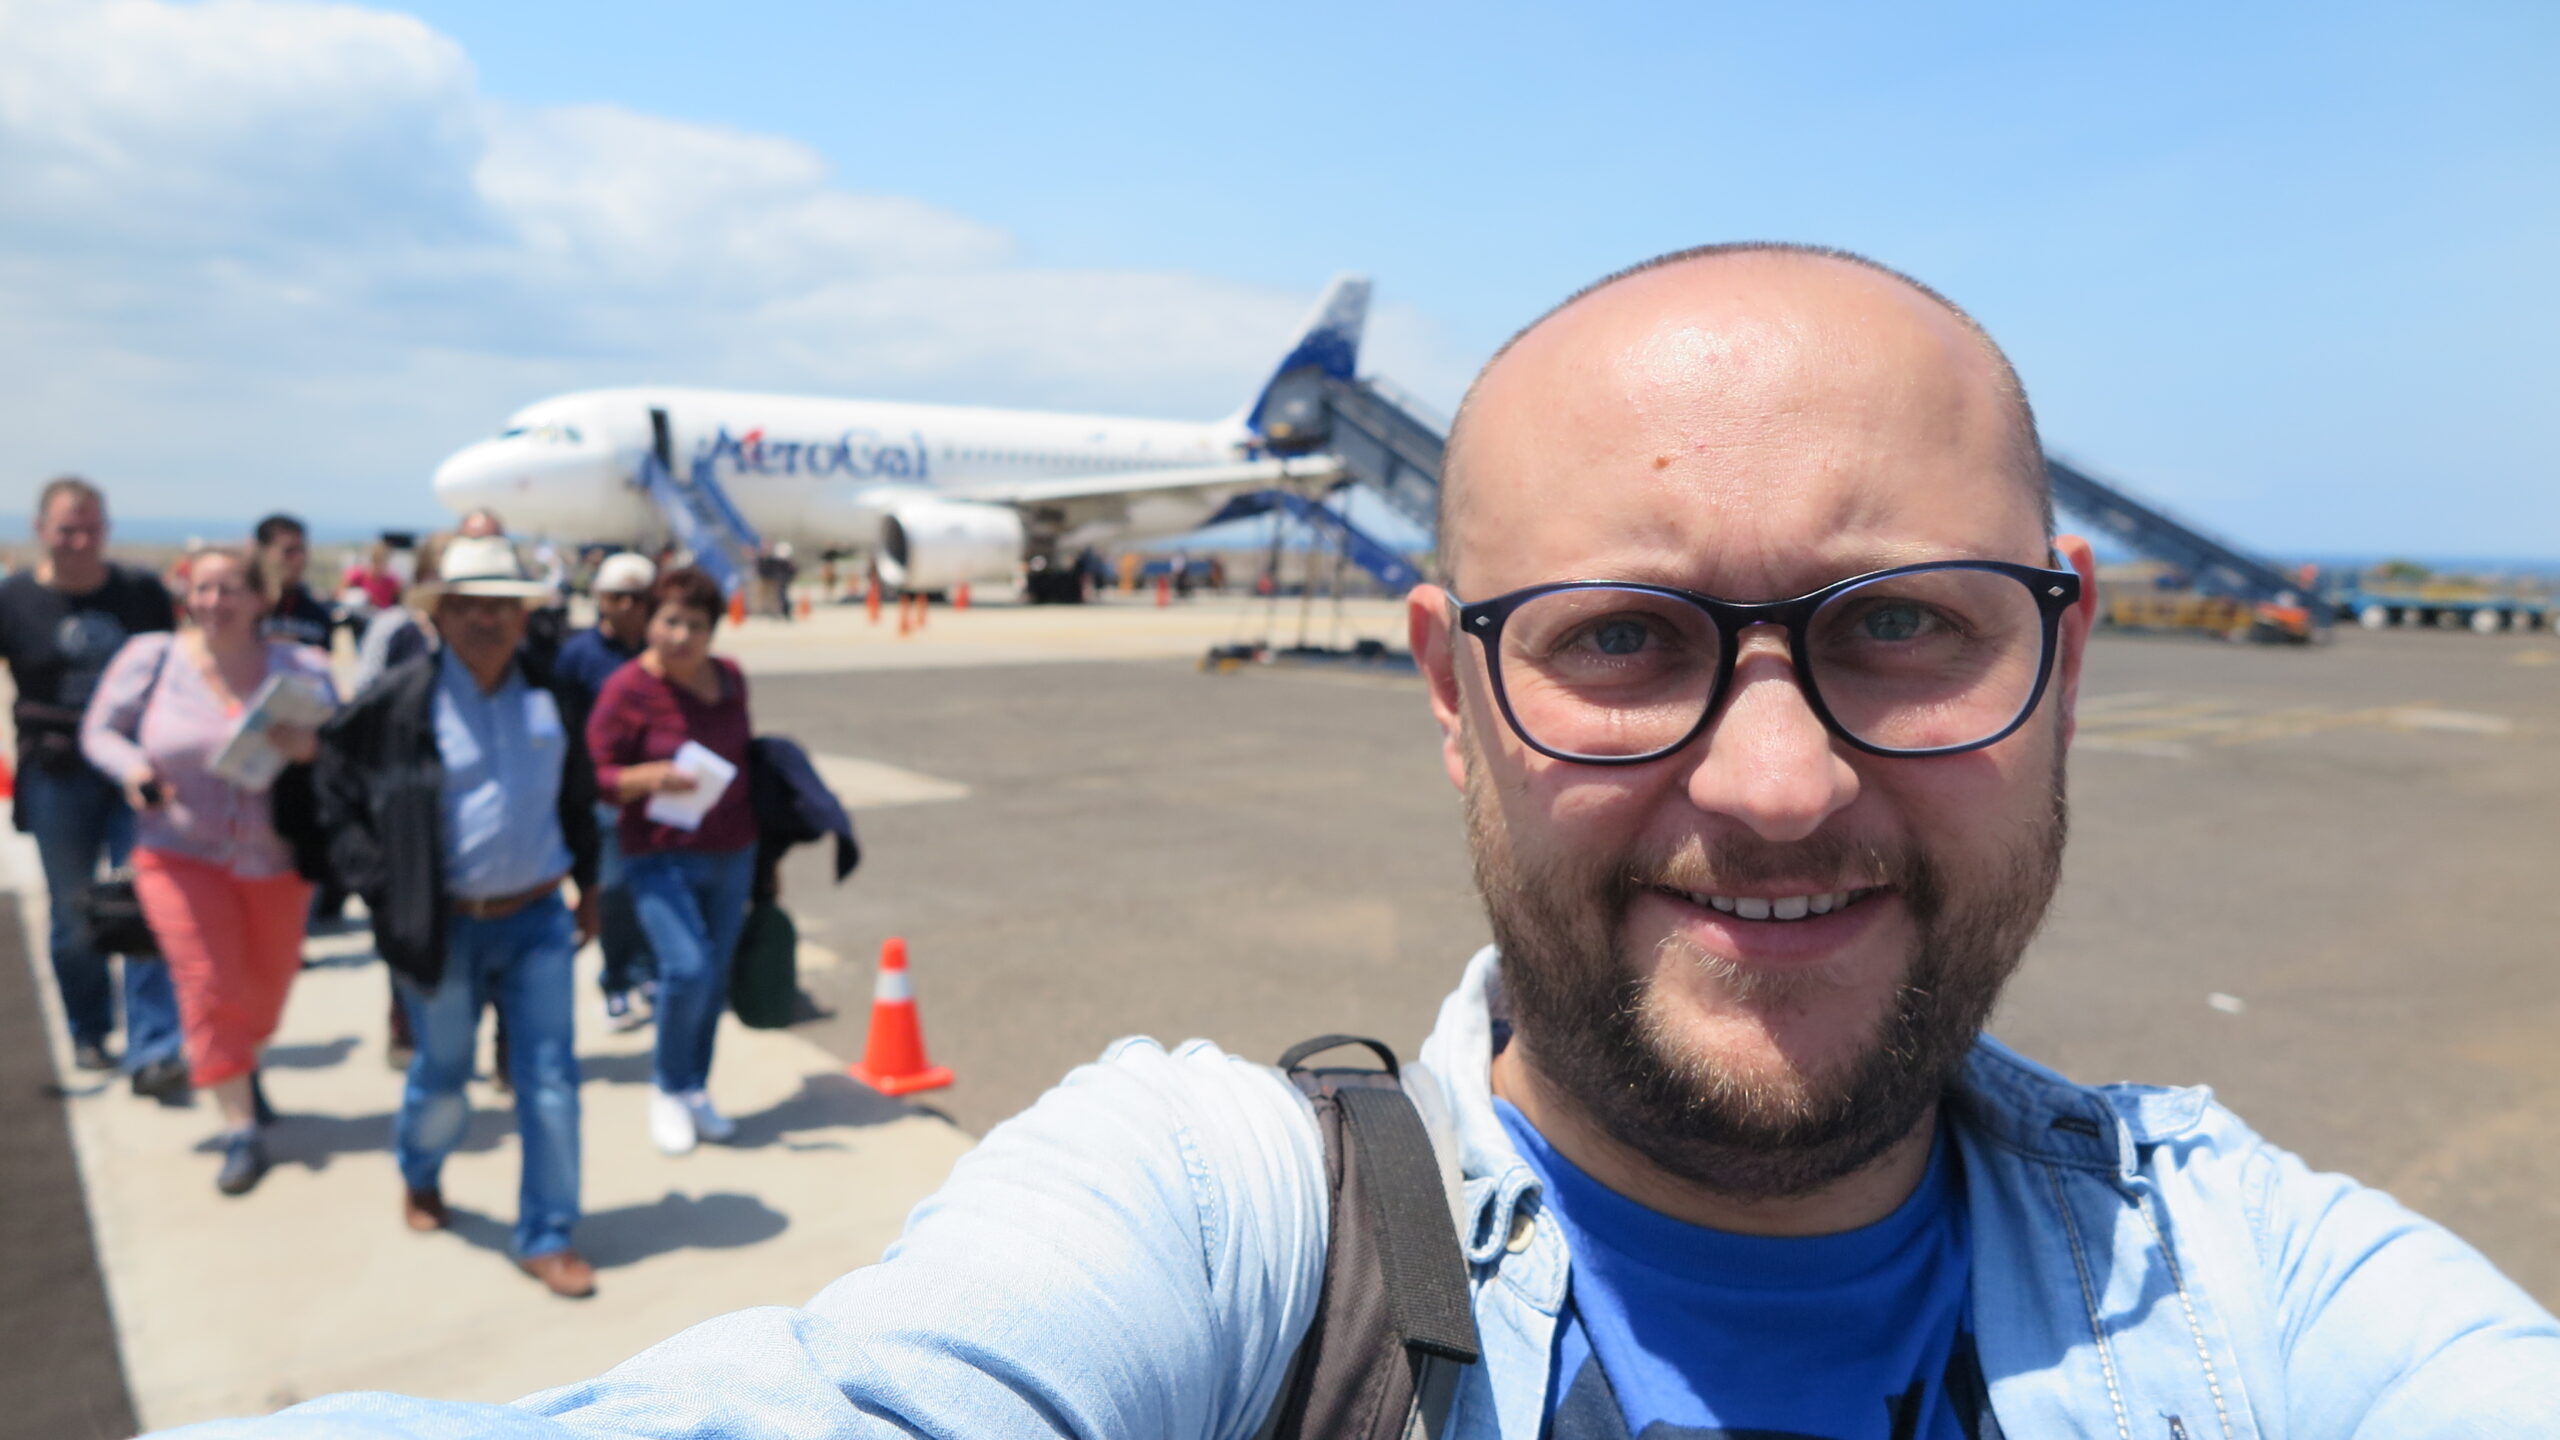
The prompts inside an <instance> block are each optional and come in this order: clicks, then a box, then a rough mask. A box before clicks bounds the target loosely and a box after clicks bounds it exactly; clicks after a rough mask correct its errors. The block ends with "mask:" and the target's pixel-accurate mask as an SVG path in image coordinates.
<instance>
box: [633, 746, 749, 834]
mask: <svg viewBox="0 0 2560 1440" xmlns="http://www.w3.org/2000/svg"><path fill="white" fill-rule="evenodd" d="M667 763H668V764H670V765H672V766H674V767H675V768H676V773H678V774H680V775H690V776H692V777H693V779H694V787H693V788H692V789H690V790H681V791H679V790H661V791H659V792H658V793H657V794H655V795H652V796H650V797H649V805H648V808H647V809H645V810H643V811H642V812H641V813H642V814H645V815H647V816H648V817H649V818H650V819H651V820H654V821H656V822H657V823H659V824H661V825H672V826H674V827H675V828H676V829H678V830H699V829H701V828H702V817H703V816H705V815H708V814H710V813H711V807H712V806H714V805H716V804H718V803H720V796H721V795H722V794H723V793H724V792H726V791H727V790H728V788H729V782H730V781H732V780H735V779H737V778H738V767H737V766H735V765H732V764H730V763H729V762H728V761H726V760H723V759H721V758H720V756H719V755H718V754H717V753H715V752H713V751H712V750H710V749H708V748H707V747H705V746H704V745H703V744H702V743H701V742H700V741H697V740H687V741H686V742H684V746H683V748H682V749H679V750H678V751H676V753H675V758H674V759H672V760H669V761H668V762H667Z"/></svg>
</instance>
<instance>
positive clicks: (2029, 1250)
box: [185, 950, 2560, 1440]
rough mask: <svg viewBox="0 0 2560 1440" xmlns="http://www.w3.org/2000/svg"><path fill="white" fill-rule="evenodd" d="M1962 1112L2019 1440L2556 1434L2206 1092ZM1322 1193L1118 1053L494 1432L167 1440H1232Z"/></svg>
mask: <svg viewBox="0 0 2560 1440" xmlns="http://www.w3.org/2000/svg"><path fill="white" fill-rule="evenodd" d="M1498 1004H1499V995H1498V985H1497V979H1496V970H1495V958H1494V954H1493V952H1492V951H1491V950H1486V951H1484V952H1483V953H1480V954H1478V955H1477V956H1476V957H1475V960H1474V961H1473V962H1472V963H1471V964H1470V965H1469V966H1468V968H1467V973H1466V978H1465V980H1464V981H1463V982H1462V983H1461V984H1460V985H1459V987H1458V989H1457V991H1456V993H1454V994H1452V995H1451V996H1450V997H1449V999H1448V1000H1447V1001H1446V1002H1445V1003H1444V1004H1443V1005H1442V1007H1441V1011H1440V1021H1439V1025H1438V1027H1437V1028H1436V1029H1435V1030H1434V1031H1433V1033H1432V1035H1431V1038H1430V1039H1429V1040H1428V1041H1427V1042H1426V1043H1425V1044H1424V1047H1423V1054H1422V1059H1423V1065H1422V1066H1421V1067H1410V1068H1409V1069H1408V1072H1407V1073H1408V1076H1409V1077H1410V1081H1409V1085H1408V1088H1409V1089H1411V1090H1413V1091H1414V1092H1415V1093H1416V1097H1417V1101H1418V1103H1420V1104H1421V1106H1422V1107H1423V1109H1424V1110H1425V1112H1426V1120H1427V1121H1429V1122H1430V1123H1431V1125H1432V1128H1433V1130H1434V1133H1435V1134H1436V1135H1440V1136H1443V1137H1446V1138H1447V1141H1448V1143H1447V1144H1446V1146H1445V1148H1444V1153H1443V1154H1442V1157H1441V1158H1442V1160H1443V1168H1444V1171H1447V1170H1449V1169H1450V1162H1452V1161H1454V1162H1455V1171H1456V1173H1455V1174H1454V1175H1453V1176H1452V1177H1451V1178H1452V1179H1454V1180H1456V1181H1457V1182H1458V1183H1457V1185H1455V1186H1453V1191H1458V1192H1460V1193H1462V1194H1463V1206H1462V1214H1461V1217H1460V1218H1461V1225H1462V1233H1461V1239H1462V1242H1463V1247H1464V1249H1465V1251H1466V1254H1467V1258H1468V1260H1469V1261H1470V1262H1471V1264H1472V1269H1473V1287H1474V1294H1475V1311H1476V1323H1477V1326H1478V1330H1479V1333H1480V1335H1481V1337H1482V1342H1483V1347H1484V1360H1483V1362H1482V1363H1480V1364H1478V1365H1475V1366H1472V1367H1469V1369H1468V1370H1467V1372H1466V1375H1465V1379H1464V1380H1463V1381H1462V1382H1461V1385H1460V1387H1459V1391H1458V1396H1457V1400H1456V1404H1455V1407H1454V1409H1453V1410H1452V1412H1451V1415H1450V1418H1449V1429H1448V1432H1447V1434H1448V1435H1449V1436H1452V1437H1455V1440H1495V1437H1509V1440H1534V1437H1536V1436H1537V1435H1538V1434H1539V1433H1540V1430H1541V1428H1542V1426H1543V1424H1544V1421H1545V1415H1544V1406H1545V1400H1546V1394H1547V1381H1548V1375H1547V1372H1548V1367H1549V1365H1550V1363H1551V1361H1552V1356H1553V1353H1554V1339H1555V1326H1556V1312H1557V1309H1558V1307H1559V1306H1560V1305H1561V1304H1562V1303H1563V1300H1564V1298H1565V1281H1566V1276H1567V1273H1568V1271H1569V1268H1570V1259H1569V1257H1568V1256H1567V1255H1566V1253H1565V1242H1564V1238H1563V1235H1562V1233H1561V1232H1560V1230H1559V1229H1558V1227H1557V1226H1556V1225H1555V1224H1554V1223H1553V1221H1552V1220H1551V1219H1548V1218H1546V1217H1544V1216H1542V1215H1541V1214H1540V1211H1539V1207H1538V1191H1537V1184H1536V1181H1535V1180H1534V1179H1533V1178H1532V1177H1531V1174H1530V1171H1529V1167H1528V1166H1527V1164H1526V1163H1525V1162H1523V1161H1522V1160H1521V1158H1520V1156H1519V1155H1518V1153H1517V1152H1516V1151H1514V1150H1513V1149H1512V1147H1511V1144H1510V1142H1509V1140H1508V1139H1507V1137H1506V1136H1505V1135H1504V1133H1503V1129H1502V1126H1501V1123H1500V1122H1499V1121H1498V1120H1497V1119H1496V1118H1495V1116H1494V1112H1493V1105H1492V1096H1491V1092H1490V1089H1489V1080H1488V1072H1489V1061H1490V1058H1491V1055H1492V1035H1493V1011H1494V1009H1495V1007H1496V1006H1498ZM1426 1071H1427V1073H1426ZM1951 1116H1952V1120H1953V1124H1952V1127H1951V1128H1952V1132H1953V1133H1954V1135H1955V1136H1956V1139H1957V1144H1958V1145H1959V1146H1960V1147H1961V1152H1962V1155H1963V1158H1964V1165H1965V1182H1966V1192H1967V1196H1968V1204H1969V1206H1970V1209H1971V1216H1972V1226H1973V1254H1974V1274H1973V1322H1974V1328H1975V1336H1976V1341H1977V1347H1978V1350H1979V1353H1980V1357H1981V1362H1982V1368H1983V1373H1984V1375H1985V1377H1986V1378H1987V1379H1988V1380H1989V1382H1990V1391H1991V1404H1992V1409H1993V1411H1994V1413H1995V1414H1996V1415H1997V1417H1998V1419H1999V1422H2000V1425H2001V1428H2002V1429H2003V1431H2004V1432H2005V1433H2006V1435H2007V1436H2008V1437H2009V1440H2029V1437H2044V1436H2066V1435H2067V1436H2119V1437H2128V1440H2130V1437H2142V1440H2207V1437H2225V1440H2238V1437H2268V1440H2327V1437H2343V1436H2370V1437H2382V1436H2390V1437H2408V1436H2464V1437H2482V1436H2499V1437H2504V1436H2526V1435H2560V1325H2555V1323H2554V1322H2553V1319H2552V1317H2551V1316H2550V1315H2549V1314H2547V1313H2545V1312H2544V1311H2543V1310H2542V1309H2541V1308H2540V1307H2539V1306H2537V1305H2535V1304H2534V1302H2533V1301H2532V1300H2531V1299H2530V1298H2528V1297H2527V1296H2526V1295H2525V1294H2524V1293H2523V1292H2522V1291H2521V1290H2519V1289H2517V1288H2516V1287H2515V1286H2514V1285H2512V1284H2510V1283H2509V1282H2508V1281H2507V1280H2506V1279H2505V1278H2504V1277H2503V1276H2501V1275H2500V1274H2499V1273H2498V1272H2497V1270H2496V1269H2495V1268H2493V1267H2492V1266H2491V1265H2490V1264H2489V1262H2488V1261H2487V1260H2485V1259H2484V1258H2482V1257H2481V1256H2480V1254H2479V1253H2478V1252H2477V1251H2474V1250H2473V1249H2471V1248H2470V1247H2469V1246H2467V1245H2465V1244H2463V1243H2462V1242H2461V1241H2460V1240H2457V1239H2455V1238H2454V1237H2453V1236H2452V1235H2451V1234H2450V1233H2448V1232H2446V1231H2445V1230H2443V1229H2442V1228H2440V1227H2438V1226H2436V1225H2433V1224H2430V1223H2429V1222H2427V1221H2426V1220H2423V1219H2421V1218H2419V1217H2418V1216H2416V1215H2413V1214H2411V1213H2410V1212H2409V1211H2407V1210H2405V1209H2402V1208H2401V1207H2400V1206H2399V1205H2398V1204H2396V1203H2395V1202H2393V1201H2392V1200H2391V1199H2390V1198H2389V1197H2388V1196H2385V1195H2383V1194H2382V1193H2380V1192H2379V1191H2374V1190H2368V1189H2365V1188H2363V1187H2361V1186H2358V1185H2357V1184H2355V1183H2354V1182H2353V1181H2350V1180H2346V1179H2343V1178H2341V1177H2338V1176H2334V1175H2321V1174H2315V1173H2313V1172H2312V1171H2311V1170H2309V1169H2308V1168H2306V1167H2305V1166H2304V1165H2303V1164H2302V1162H2300V1161H2299V1160H2297V1159H2295V1158H2294V1157H2293V1156H2291V1155H2289V1154H2287V1153H2285V1152H2284V1151H2282V1150H2279V1149H2277V1148H2275V1147H2274V1146H2272V1145H2269V1144H2268V1143H2266V1142H2265V1141H2263V1140H2261V1139H2259V1138H2258V1136H2257V1135H2256V1134H2254V1133H2253V1132H2251V1131H2250V1130H2249V1128H2248V1127H2247V1126H2245V1125H2243V1124H2242V1123H2241V1122H2240V1121H2239V1120H2238V1119H2237V1118H2236V1117H2234V1116H2233V1115H2232V1114H2231V1113H2230V1112H2229V1111H2227V1110H2224V1109H2222V1108H2221V1107H2220V1106H2218V1105H2216V1104H2214V1103H2213V1100H2212V1097H2211V1096H2210V1095H2209V1094H2208V1093H2207V1092H2205V1091H2203V1090H2161V1089H2153V1088H2148V1087H2143V1086H2108V1087H2103V1088H2090V1087H2087V1086H2081V1085H2074V1084H2072V1083H2071V1082H2069V1081H2067V1080H2064V1079H2063V1078H2062V1077H2060V1076H2059V1075H2056V1074H2054V1073H2053V1072H2051V1071H2049V1070H2046V1069H2044V1068H2042V1067H2040V1066H2037V1065H2035V1064H2032V1063H2031V1062H2029V1061H2026V1060H2024V1059H2021V1058H2019V1057H2018V1056H2017V1055H2016V1054H2014V1053H2012V1052H2011V1051H2009V1050H2008V1049H2007V1048H2006V1047H2004V1046H2002V1045H2000V1044H1999V1043H1998V1042H1996V1041H1992V1040H1984V1041H1983V1042H1982V1043H1981V1044H1980V1045H1979V1047H1978V1048H1977V1049H1976V1050H1975V1052H1974V1054H1973V1056H1972V1058H1971V1060H1970V1061H1969V1062H1968V1064H1967V1066H1966V1069H1965V1072H1964V1075H1963V1078H1962V1080H1961V1082H1960V1084H1959V1086H1958V1090H1957V1094H1956V1096H1955V1098H1954V1101H1953V1103H1952V1107H1951ZM1323 1173H1324V1170H1323V1153H1322V1147H1321V1144H1320V1142H1319V1141H1318V1139H1317V1134H1316V1128H1315V1121H1314V1115H1313V1112H1312V1111H1311V1110H1310V1109H1309V1108H1308V1106H1307V1104H1306V1102H1305V1101H1304V1100H1303V1099H1302V1098H1301V1097H1300V1096H1299V1094H1298V1092H1297V1091H1296V1090H1295V1089H1293V1088H1291V1087H1290V1085H1289V1084H1288V1083H1287V1082H1286V1081H1284V1080H1283V1079H1282V1078H1281V1077H1280V1076H1279V1074H1278V1073H1277V1072H1276V1071H1274V1070H1272V1069H1271V1068H1270V1067H1268V1066H1264V1065H1257V1064H1252V1063H1249V1062H1247V1061H1244V1060H1241V1059H1238V1058H1236V1057H1234V1056H1231V1055H1227V1054H1225V1053H1223V1052H1221V1051H1219V1050H1218V1049H1217V1048H1216V1047H1214V1046H1211V1045H1208V1044H1205V1043H1200V1042H1193V1043H1191V1044H1188V1045H1184V1046H1182V1047H1181V1048H1179V1049H1177V1050H1173V1051H1171V1052H1168V1051H1166V1050H1164V1049H1163V1048H1161V1047H1160V1046H1158V1045H1156V1044H1155V1043H1154V1042H1152V1041H1146V1040H1127V1041H1122V1042H1121V1043H1119V1044H1118V1045H1115V1046H1114V1047H1112V1049H1111V1050H1110V1051H1109V1052H1108V1053H1107V1054H1105V1055H1104V1056H1103V1058H1102V1060H1101V1061H1100V1062H1099V1063H1097V1064H1094V1065H1088V1066H1085V1067H1082V1068H1080V1069H1078V1070H1077V1071H1076V1072H1075V1073H1073V1074H1071V1075H1070V1076H1068V1077H1067V1079H1066V1080H1065V1082H1064V1083H1062V1084H1061V1085H1059V1086H1058V1088H1056V1089H1055V1090H1052V1091H1051V1092H1049V1094H1048V1095H1046V1096H1044V1097H1042V1099H1041V1100H1040V1101H1039V1103H1038V1104H1036V1105H1034V1106H1033V1107H1032V1108H1031V1109H1030V1110H1028V1111H1026V1112H1024V1113H1023V1114H1022V1115H1021V1116H1019V1117H1017V1118H1015V1119H1013V1120H1011V1121H1008V1122H1007V1123H1005V1124H1004V1125H1001V1126H999V1127H997V1128H996V1129H995V1130H994V1131H993V1132H992V1133H990V1134H989V1135H988V1136H987V1138H986V1140H985V1142H984V1143H983V1144H981V1145H979V1146H978V1147H977V1149H976V1150H974V1151H972V1152H971V1153H970V1154H969V1155H968V1156H967V1157H966V1158H964V1159H962V1160H961V1162H960V1163H959V1165H958V1166H957V1167H956V1168H955V1169H954V1170H953V1172H952V1175H951V1178H950V1180H949V1182H948V1183H947V1184H945V1185H944V1186H943V1188H942V1189H941V1190H940V1191H939V1192H938V1193H936V1194H935V1195H934V1196H932V1197H931V1198H929V1199H927V1200H926V1201H925V1202H924V1203H923V1204H922V1205H920V1206H918V1207H917V1209H916V1211H915V1213H914V1214H913V1215H912V1216H910V1217H909V1218H908V1221H907V1227H906V1232H905V1234H904V1235H903V1236H902V1237H901V1238H900V1239H899V1240H898V1242H897V1243H896V1244H895V1245H894V1246H892V1247H891V1248H890V1250H889V1253H888V1255H887V1256H886V1258H884V1259H883V1260H882V1261H881V1263H879V1264H877V1265H873V1266H870V1267H868V1268H866V1269H862V1270H856V1271H854V1272H853V1273H852V1274H849V1275H846V1276H844V1277H843V1278H842V1279H840V1280H838V1281H836V1282H835V1283H834V1284H833V1285H830V1286H828V1287H827V1289H826V1290H825V1291H824V1292H822V1293H821V1294H819V1295H818V1297H817V1298H816V1299H814V1300H812V1301H810V1302H809V1304H808V1305H807V1306H806V1307H804V1308H801V1309H796V1310H793V1309H782V1308H778V1307H776V1308H767V1309H760V1310H747V1311H741V1312H739V1313H737V1314H733V1315H728V1316H723V1317H721V1318H720V1319H717V1320H713V1321H710V1322H708V1323H706V1324H702V1325H698V1326H696V1327H694V1328H693V1329H691V1330H688V1331H686V1332H685V1333H683V1334H681V1335H678V1336H676V1337H675V1338H673V1339H671V1340H668V1341H666V1342H664V1343H663V1344H660V1345H658V1346H656V1347H655V1348H653V1349H650V1350H648V1351H646V1352H644V1353H642V1354H641V1355H639V1356H637V1357H635V1358H633V1359H631V1360H629V1361H626V1362H624V1363H623V1364H622V1365H620V1366H617V1367H616V1368H615V1369H613V1370H612V1371H610V1372H608V1373H607V1374H605V1375H603V1376H601V1377H598V1378H597V1379H594V1380H590V1381H586V1382H583V1383H581V1384H576V1385H569V1386H565V1387H562V1388H560V1389H557V1390H550V1391H546V1392H544V1393H542V1394H539V1395H535V1396H531V1397H528V1398H527V1399H525V1400H522V1401H519V1402H517V1404H516V1405H514V1406H511V1407H510V1406H480V1405H459V1404H445V1403H437V1402H430V1401H421V1400H412V1399H405V1398H401V1397H397V1396H388V1395H347V1396H335V1397H332V1398H329V1399H325V1400H317V1401H313V1402H311V1403H309V1404H306V1405H302V1406H298V1407H296V1408H294V1409H291V1410H287V1411H284V1412H282V1413H280V1414H277V1415H274V1416H270V1417H268V1418H266V1419H263V1420H255V1421H236V1422H225V1423H219V1424H215V1425H210V1426H205V1427H200V1428H198V1429H193V1430H189V1431H187V1432H185V1433H186V1434H187V1435H188V1436H190V1437H194V1440H215V1437H236V1440H302V1437H317V1436H330V1437H362V1436H385V1437H388V1436H405V1437H437V1440H443V1437H453V1436H466V1435H467V1436H505V1437H521V1440H571V1437H596V1436H608V1435H628V1436H699V1437H714V1436H717V1437H722V1440H747V1437H757V1440H763V1437H777V1440H778V1437H783V1436H794V1437H798V1436H819V1435H826V1436H857V1435H859V1436H870V1435H882V1436H887V1435H918V1434H922V1435H934V1436H1059V1435H1076V1436H1092V1437H1112V1440H1121V1437H1165V1440H1208V1437H1231V1440H1247V1437H1250V1436H1251V1435H1252V1434H1253V1432H1254V1430H1255V1428H1256V1426H1257V1425H1258V1424H1259V1422H1260V1421H1261V1419H1262V1417H1263V1415H1264V1413H1265V1412H1266V1411H1267V1410H1268V1409H1269V1408H1270V1406H1271V1404H1272V1403H1273V1400H1274V1398H1275V1397H1276V1396H1277V1394H1278V1393H1279V1389H1280V1385H1281V1382H1282V1379H1283V1377H1284V1375H1285V1373H1286V1371H1287V1369H1288V1364H1289V1359H1290V1356H1291V1354H1292V1352H1293V1351H1294V1350H1295V1348H1296V1346H1297V1343H1298V1340H1299V1337H1300V1336H1301V1335H1302V1334H1304V1333H1305V1330H1306V1326H1307V1322H1308V1319H1309V1317H1310V1315H1311V1314H1312V1312H1313V1309H1314V1306H1315V1304H1316V1298H1317V1293H1318V1289H1319V1286H1320V1283H1321V1278H1322V1273H1323V1252H1324V1246H1325V1225H1326V1217H1325V1185H1324V1180H1323Z"/></svg>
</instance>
